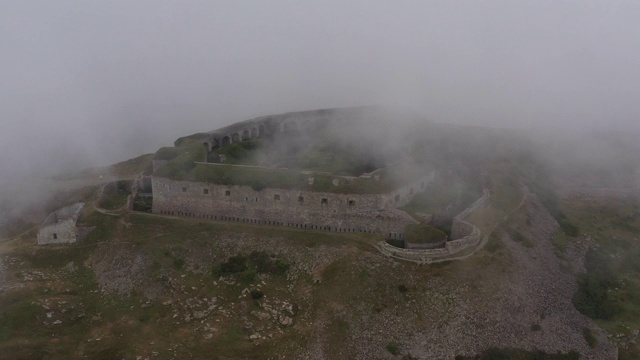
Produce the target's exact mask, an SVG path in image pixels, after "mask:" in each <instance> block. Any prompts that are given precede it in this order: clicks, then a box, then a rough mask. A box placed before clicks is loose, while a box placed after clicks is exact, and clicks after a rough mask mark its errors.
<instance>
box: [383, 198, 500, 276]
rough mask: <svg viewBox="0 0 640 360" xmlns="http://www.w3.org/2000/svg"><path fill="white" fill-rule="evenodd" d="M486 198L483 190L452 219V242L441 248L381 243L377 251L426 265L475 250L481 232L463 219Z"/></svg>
mask: <svg viewBox="0 0 640 360" xmlns="http://www.w3.org/2000/svg"><path fill="white" fill-rule="evenodd" d="M488 198H489V192H488V191H486V190H485V192H484V195H483V196H482V197H481V198H480V199H478V200H477V201H476V202H474V203H473V204H472V205H471V206H469V207H468V208H467V209H465V210H464V211H463V212H461V213H460V214H459V215H458V216H456V217H455V218H454V219H453V224H452V227H451V239H453V240H450V241H447V242H446V244H445V246H444V247H442V248H439V249H402V248H398V247H395V246H393V245H390V244H388V243H386V242H384V241H383V242H380V243H379V244H378V249H379V250H380V252H382V253H383V254H384V255H387V256H389V257H393V258H396V259H402V260H408V261H414V262H417V263H425V264H428V263H432V262H434V261H439V260H446V259H449V258H452V257H455V256H456V255H459V254H460V253H462V252H463V251H464V250H467V249H472V248H475V247H476V246H478V245H479V244H480V242H481V241H482V232H481V231H480V229H478V227H476V226H475V225H473V224H471V223H469V222H467V221H465V220H464V218H466V217H467V216H468V215H469V214H470V213H471V212H472V211H474V210H476V209H477V208H478V207H480V206H481V205H483V204H484V203H485V202H486V200H487V199H488Z"/></svg>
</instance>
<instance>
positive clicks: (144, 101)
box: [0, 0, 640, 195]
mask: <svg viewBox="0 0 640 360" xmlns="http://www.w3.org/2000/svg"><path fill="white" fill-rule="evenodd" d="M638 18H640V4H639V3H638V2H635V1H616V2H613V3H610V2H604V1H580V2H578V1H518V2H506V1H457V2H451V1H429V2H424V3H423V2H401V3H393V4H391V3H388V2H382V1H379V2H378V1H375V2H373V1H354V2H350V3H346V4H345V3H344V2H337V1H334V2H317V3H313V4H310V3H308V2H294V1H283V2H277V3H273V2H268V3H267V2H260V1H234V2H229V3H224V2H210V1H150V0H149V1H142V0H141V1H135V2H131V1H91V2H87V1H66V0H65V1H56V2H42V1H13V2H10V1H4V2H1V3H0V53H2V54H3V55H2V57H0V79H2V81H1V82H0V119H1V120H0V165H1V166H0V169H1V170H0V187H2V188H3V191H4V192H7V191H8V190H7V189H10V188H11V189H14V187H10V186H9V185H7V184H9V183H12V184H18V185H20V184H24V183H25V182H27V180H31V178H30V177H29V176H30V174H34V173H37V174H39V175H43V174H47V175H48V174H57V173H61V172H69V171H77V170H79V169H82V168H86V167H94V166H104V165H108V164H111V163H114V162H117V161H122V160H126V159H128V158H131V157H135V156H138V155H141V154H144V153H150V152H154V151H155V150H157V149H158V148H159V147H161V146H168V145H171V143H172V142H173V140H175V139H176V138H177V137H179V136H183V135H188V134H191V133H195V132H202V131H209V130H213V129H216V128H219V127H222V126H224V125H228V124H230V123H233V122H235V121H240V120H244V119H248V118H252V117H255V116H260V115H268V114H274V113H282V112H288V111H297V110H308V109H318V108H334V107H343V106H358V105H382V106H393V107H400V108H404V109H409V110H410V111H414V112H419V113H421V114H423V115H424V117H425V118H426V119H429V120H431V121H434V122H444V123H459V124H469V125H480V126H491V127H506V128H519V129H534V128H535V129H536V131H537V132H538V133H540V134H543V135H544V134H546V133H557V132H558V131H565V132H570V133H571V132H573V131H574V130H577V129H608V130H616V131H625V132H629V131H633V132H637V130H638V125H637V124H638V121H637V120H638V118H639V115H640V104H639V103H638V101H637V99H638V98H640V73H639V72H638V71H637V64H639V63H640V32H638V31H637V24H636V23H637V19H638ZM583 145H584V144H583ZM585 148H587V149H588V148H589V147H588V146H585ZM11 193H12V194H13V195H15V193H16V192H15V191H11Z"/></svg>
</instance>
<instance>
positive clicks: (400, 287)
mask: <svg viewBox="0 0 640 360" xmlns="http://www.w3.org/2000/svg"><path fill="white" fill-rule="evenodd" d="M398 291H400V292H401V293H406V292H408V291H409V288H408V287H407V286H406V285H405V284H400V285H398Z"/></svg>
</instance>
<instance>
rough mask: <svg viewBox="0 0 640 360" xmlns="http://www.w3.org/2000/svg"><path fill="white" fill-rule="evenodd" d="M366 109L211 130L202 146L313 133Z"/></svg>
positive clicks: (299, 115)
mask: <svg viewBox="0 0 640 360" xmlns="http://www.w3.org/2000/svg"><path fill="white" fill-rule="evenodd" d="M364 109H365V108H349V109H327V110H315V111H301V112H292V113H286V114H281V115H270V116H261V117H257V118H254V119H250V120H246V121H242V122H238V123H235V124H233V125H229V126H226V127H223V128H221V129H218V130H215V131H211V132H209V133H207V134H206V137H204V139H203V140H202V143H203V144H204V145H205V147H207V149H208V150H209V151H211V150H212V149H214V148H216V147H219V146H223V145H227V144H232V143H236V142H240V141H243V140H249V139H255V138H259V137H273V136H278V135H295V134H297V133H300V132H305V133H312V132H313V131H314V130H316V129H318V128H319V127H321V126H327V124H328V123H329V122H333V121H343V120H344V119H345V118H348V117H350V116H351V115H360V113H361V112H362V111H363V110H364Z"/></svg>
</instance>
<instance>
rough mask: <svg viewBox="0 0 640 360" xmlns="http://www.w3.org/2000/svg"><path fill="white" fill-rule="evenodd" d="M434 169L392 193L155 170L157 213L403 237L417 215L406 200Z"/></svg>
mask: <svg viewBox="0 0 640 360" xmlns="http://www.w3.org/2000/svg"><path fill="white" fill-rule="evenodd" d="M431 178H432V175H430V176H427V177H424V178H421V179H418V180H417V181H414V182H412V183H410V184H408V185H406V186H403V187H401V188H399V189H397V190H395V191H393V192H391V193H388V194H341V193H328V192H313V191H301V190H295V189H271V188H267V189H263V190H260V191H257V190H254V189H253V188H251V187H249V186H237V185H219V184H212V183H206V182H188V181H177V180H171V179H167V178H161V177H157V176H154V177H153V179H152V191H153V210H152V211H153V213H155V214H164V215H173V216H187V217H197V218H204V219H211V220H230V221H242V222H249V223H257V224H266V225H280V226H292V227H298V228H307V229H317V230H328V231H337V232H371V233H380V234H384V235H385V236H387V237H389V238H393V239H402V238H403V236H404V229H405V226H406V225H407V224H411V223H415V222H416V221H415V220H414V219H413V218H411V217H410V216H409V215H408V214H406V213H405V212H403V211H400V210H396V209H394V207H396V206H402V205H404V204H406V203H407V202H408V201H409V200H410V199H411V197H412V196H413V194H414V193H417V192H419V191H420V188H421V187H424V185H425V183H426V182H428V181H430V179H431Z"/></svg>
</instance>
